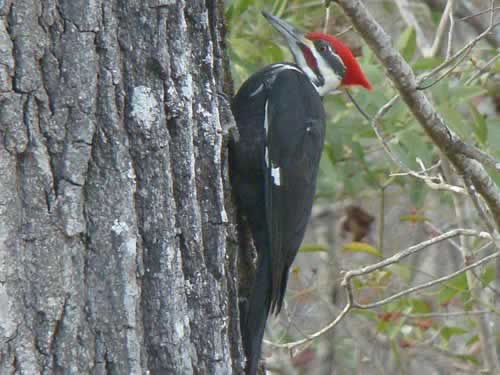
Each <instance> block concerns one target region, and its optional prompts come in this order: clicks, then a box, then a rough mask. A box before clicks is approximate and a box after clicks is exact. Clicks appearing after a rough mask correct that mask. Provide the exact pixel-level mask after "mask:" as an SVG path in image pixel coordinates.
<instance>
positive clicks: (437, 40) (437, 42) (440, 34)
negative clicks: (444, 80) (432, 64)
mask: <svg viewBox="0 0 500 375" xmlns="http://www.w3.org/2000/svg"><path fill="white" fill-rule="evenodd" d="M450 10H451V0H448V1H447V2H446V7H445V8H444V11H443V14H442V15H441V19H440V20H439V25H438V28H437V30H436V36H435V37H434V42H433V43H432V47H431V50H430V53H429V55H430V56H436V55H437V53H438V51H439V49H440V48H441V45H442V44H443V39H444V31H445V30H446V23H447V22H448V19H449V16H450Z"/></svg>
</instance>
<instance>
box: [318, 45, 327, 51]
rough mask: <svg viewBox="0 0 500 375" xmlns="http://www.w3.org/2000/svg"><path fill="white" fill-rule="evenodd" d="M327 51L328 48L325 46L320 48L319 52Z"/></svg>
mask: <svg viewBox="0 0 500 375" xmlns="http://www.w3.org/2000/svg"><path fill="white" fill-rule="evenodd" d="M325 51H326V46H325V45H324V44H322V45H320V46H319V52H325Z"/></svg>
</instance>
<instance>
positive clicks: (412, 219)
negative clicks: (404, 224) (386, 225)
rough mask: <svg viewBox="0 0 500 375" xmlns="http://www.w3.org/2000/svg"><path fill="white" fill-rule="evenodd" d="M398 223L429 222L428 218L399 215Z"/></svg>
mask: <svg viewBox="0 0 500 375" xmlns="http://www.w3.org/2000/svg"><path fill="white" fill-rule="evenodd" d="M399 220H400V221H409V222H410V223H423V222H426V221H429V218H427V217H426V216H423V215H417V214H410V215H401V216H400V217H399Z"/></svg>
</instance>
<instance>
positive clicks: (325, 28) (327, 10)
mask: <svg viewBox="0 0 500 375" xmlns="http://www.w3.org/2000/svg"><path fill="white" fill-rule="evenodd" d="M331 2H332V0H325V24H324V25H323V32H324V33H325V34H326V33H328V24H329V23H330V3H331Z"/></svg>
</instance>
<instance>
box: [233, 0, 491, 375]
mask: <svg viewBox="0 0 500 375" xmlns="http://www.w3.org/2000/svg"><path fill="white" fill-rule="evenodd" d="M498 5H499V4H498V1H491V0H484V1H482V0H478V1H462V0H454V1H453V0H436V1H434V0H432V1H431V0H429V1H407V0H387V1H385V0H383V1H364V2H360V1H355V0H345V1H344V0H338V1H332V2H331V5H330V7H329V8H328V9H327V8H325V2H324V1H311V2H303V1H298V0H297V1H294V0H290V1H284V0H283V1H282V0H274V1H271V0H269V1H267V0H257V1H253V2H248V1H245V0H233V1H228V2H227V10H226V16H227V22H228V26H229V27H230V38H229V44H230V47H231V48H230V51H231V53H232V56H231V61H232V63H233V65H232V66H233V73H234V74H233V77H234V79H235V82H241V80H243V79H245V78H246V77H247V76H248V75H249V74H250V72H253V71H255V70H256V69H257V68H258V67H259V66H263V65H265V64H268V63H270V62H274V61H280V60H284V59H287V60H289V61H290V57H289V56H287V54H286V52H285V51H286V50H285V49H283V48H281V47H280V44H279V43H276V44H275V43H273V40H270V39H273V38H274V37H273V36H272V35H273V34H272V32H271V30H270V29H269V28H268V27H267V25H266V24H265V20H264V19H263V18H262V17H261V16H260V15H259V12H260V10H261V9H266V10H268V11H270V12H272V13H273V14H276V15H277V16H279V17H282V18H283V19H285V20H287V21H289V22H291V23H293V24H295V25H298V26H301V27H302V28H303V29H304V30H308V31H309V30H321V29H326V30H327V31H328V32H330V33H332V34H337V35H339V38H341V39H342V40H343V41H344V42H347V43H348V44H350V46H351V48H352V49H354V50H355V51H356V53H357V55H358V56H359V58H358V60H359V61H360V62H361V64H362V67H363V71H365V72H366V73H367V75H368V77H369V80H370V82H371V83H372V86H374V87H373V91H372V93H365V92H363V91H361V90H360V91H353V95H354V96H355V99H356V101H357V102H358V103H359V104H360V106H361V108H362V109H363V110H364V111H365V112H366V113H368V115H369V116H368V118H365V117H364V116H363V115H361V114H360V113H359V111H357V110H356V108H355V107H354V106H353V105H352V103H351V101H350V99H349V98H348V97H347V96H345V95H336V96H332V97H329V98H326V99H325V101H324V102H325V108H326V109H327V111H328V118H329V119H330V125H329V126H328V130H327V143H326V145H325V152H324V155H323V161H322V174H321V176H320V181H319V191H318V194H317V200H316V207H315V212H316V214H315V217H314V218H313V221H312V225H311V228H310V231H309V236H308V239H307V240H306V243H305V244H304V246H303V248H302V254H301V255H300V254H299V257H298V261H297V262H296V267H295V269H294V272H292V275H291V277H290V287H289V292H288V299H287V305H286V309H285V312H284V313H283V314H282V316H281V318H280V319H279V320H276V321H274V322H271V324H269V329H268V336H267V338H268V345H267V346H265V348H264V350H265V351H267V353H268V358H267V362H268V364H269V367H270V368H272V369H275V370H276V371H278V372H279V371H284V372H287V373H302V372H307V373H315V374H316V373H317V374H332V372H333V373H335V374H353V373H361V374H374V373H380V374H420V373H451V372H453V373H461V374H477V373H479V372H481V371H484V372H486V373H488V372H489V373H492V374H493V373H497V372H498V366H499V364H498V355H497V353H496V352H495V348H500V345H499V342H498V333H499V332H500V330H499V329H498V325H495V321H496V320H497V319H498V318H499V316H500V314H499V304H498V303H499V302H498V295H500V294H499V291H498V286H499V285H500V282H499V277H500V272H497V271H496V269H497V268H498V265H500V262H498V258H499V255H500V253H499V248H498V247H497V246H496V245H495V243H496V242H498V240H497V236H498V234H497V232H498V228H497V224H498V222H499V218H500V215H499V211H498V209H499V206H498V202H500V194H499V189H498V186H497V184H498V182H499V173H498V166H497V160H500V148H499V144H500V143H499V141H498V135H499V134H500V133H499V131H500V121H499V116H498V82H499V81H498V79H499V75H498V74H499V71H500V70H499V63H498V61H499V60H498V57H499V56H500V55H499V54H498V45H499V39H500V38H499V36H500V28H499V27H498V22H499V18H498ZM374 18H375V20H376V21H375V20H374ZM376 22H378V25H377V23H376ZM379 25H382V26H383V30H385V32H387V33H389V34H390V35H391V36H392V40H391V39H390V38H389V37H388V36H387V35H386V33H384V31H383V30H382V28H381V27H380V26H379ZM353 26H354V28H355V29H356V31H358V33H355V32H353V31H354V28H353ZM270 36H271V37H270ZM398 52H399V54H398ZM407 63H408V64H409V65H408V64H407ZM415 77H416V79H415ZM236 86H238V84H236ZM396 96H397V97H396ZM398 98H400V99H398ZM464 229H465V230H464ZM465 235H467V236H465ZM412 245H415V246H412ZM401 249H405V251H400V250H401ZM424 249H425V252H421V251H422V250H424ZM393 255H396V256H395V257H394V258H392V257H391V256H393ZM409 255H411V256H409ZM495 259H496V260H497V265H495ZM393 262H395V263H393ZM370 264H374V265H373V266H370V267H368V268H360V267H361V266H365V265H370ZM349 270H350V271H349ZM342 271H344V272H342ZM345 271H347V272H345ZM346 292H347V293H346ZM290 352H291V353H292V356H290V355H289V354H290Z"/></svg>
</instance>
